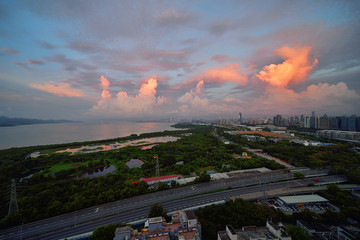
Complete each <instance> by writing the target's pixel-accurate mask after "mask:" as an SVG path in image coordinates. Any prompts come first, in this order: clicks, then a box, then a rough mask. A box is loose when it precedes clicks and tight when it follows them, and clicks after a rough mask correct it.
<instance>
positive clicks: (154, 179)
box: [141, 174, 178, 182]
mask: <svg viewBox="0 0 360 240" xmlns="http://www.w3.org/2000/svg"><path fill="white" fill-rule="evenodd" d="M177 177H178V175H176V174H174V175H168V176H161V177H153V178H141V180H143V181H145V182H151V181H156V180H164V179H170V178H177Z"/></svg>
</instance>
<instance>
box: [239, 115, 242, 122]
mask: <svg viewBox="0 0 360 240" xmlns="http://www.w3.org/2000/svg"><path fill="white" fill-rule="evenodd" d="M239 123H242V114H241V113H239Z"/></svg>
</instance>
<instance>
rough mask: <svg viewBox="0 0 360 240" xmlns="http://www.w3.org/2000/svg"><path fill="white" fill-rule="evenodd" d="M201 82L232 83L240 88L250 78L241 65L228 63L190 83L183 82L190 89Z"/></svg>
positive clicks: (206, 72)
mask: <svg viewBox="0 0 360 240" xmlns="http://www.w3.org/2000/svg"><path fill="white" fill-rule="evenodd" d="M201 80H202V81H203V82H204V83H217V84H221V83H225V82H231V83H234V84H237V85H239V86H244V85H245V84H246V83H247V81H248V76H247V75H246V74H245V73H243V70H242V69H241V67H240V64H239V63H228V64H226V65H224V66H217V67H213V68H209V69H207V70H205V71H203V72H202V73H200V74H198V75H196V76H195V77H193V78H191V79H189V80H188V81H185V82H183V83H182V86H184V87H187V88H189V87H191V86H193V84H194V83H197V82H199V81H201ZM177 88H181V87H175V89H177Z"/></svg>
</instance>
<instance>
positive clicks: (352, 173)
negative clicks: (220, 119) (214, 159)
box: [224, 134, 360, 183]
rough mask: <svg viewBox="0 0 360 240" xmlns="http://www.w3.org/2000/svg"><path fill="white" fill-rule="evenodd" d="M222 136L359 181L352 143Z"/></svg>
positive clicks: (359, 158) (299, 164) (294, 162)
mask: <svg viewBox="0 0 360 240" xmlns="http://www.w3.org/2000/svg"><path fill="white" fill-rule="evenodd" d="M224 136H225V137H226V138H227V139H229V140H231V141H233V142H235V143H238V144H239V145H241V146H245V145H248V146H249V147H250V148H260V149H263V150H264V152H265V153H267V154H269V155H271V156H274V157H277V158H280V159H282V160H284V161H286V162H288V163H290V164H292V165H294V166H297V167H310V168H322V167H329V168H330V172H331V173H333V174H345V175H346V176H347V177H348V179H349V182H352V183H360V170H359V166H360V154H359V153H356V152H354V151H352V150H351V148H352V145H347V144H339V145H332V146H321V147H315V146H303V145H301V144H297V143H291V142H289V141H286V140H283V141H279V142H277V143H272V142H269V141H268V142H262V141H257V142H252V141H247V140H246V139H244V138H241V136H240V135H230V134H224Z"/></svg>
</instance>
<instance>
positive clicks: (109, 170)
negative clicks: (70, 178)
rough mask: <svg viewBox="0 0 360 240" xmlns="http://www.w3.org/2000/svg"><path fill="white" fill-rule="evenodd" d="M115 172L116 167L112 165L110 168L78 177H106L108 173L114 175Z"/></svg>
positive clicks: (95, 170)
mask: <svg viewBox="0 0 360 240" xmlns="http://www.w3.org/2000/svg"><path fill="white" fill-rule="evenodd" d="M115 170H116V167H115V166H114V165H110V166H105V167H102V168H97V169H94V170H92V171H89V172H87V173H83V174H80V175H78V176H77V177H87V178H95V177H101V176H105V175H106V174H108V173H114V172H115Z"/></svg>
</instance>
